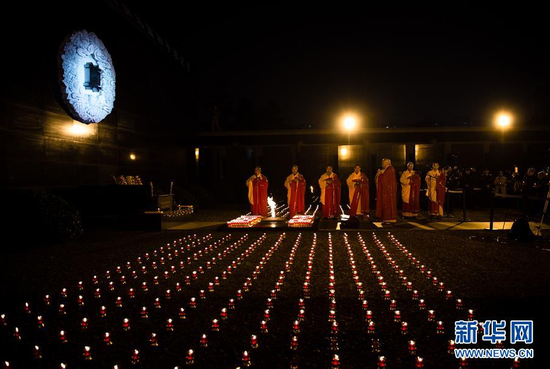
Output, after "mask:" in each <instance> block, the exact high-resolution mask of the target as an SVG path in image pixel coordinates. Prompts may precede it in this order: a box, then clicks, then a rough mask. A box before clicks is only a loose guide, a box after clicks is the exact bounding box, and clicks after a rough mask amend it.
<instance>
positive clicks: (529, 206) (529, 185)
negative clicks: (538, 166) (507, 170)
mask: <svg viewBox="0 0 550 369" xmlns="http://www.w3.org/2000/svg"><path fill="white" fill-rule="evenodd" d="M536 173H537V171H536V170H535V168H529V169H527V173H526V174H525V176H524V177H523V182H522V183H521V193H522V195H523V211H524V212H525V213H526V214H527V215H534V214H535V213H536V207H537V206H536V205H537V203H536V201H534V200H533V199H530V198H529V197H533V196H536V195H537V188H536V183H537V175H536Z"/></svg>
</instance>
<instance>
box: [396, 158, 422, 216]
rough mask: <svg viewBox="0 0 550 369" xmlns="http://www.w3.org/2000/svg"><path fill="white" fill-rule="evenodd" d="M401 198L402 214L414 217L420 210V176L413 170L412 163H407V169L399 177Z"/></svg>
mask: <svg viewBox="0 0 550 369" xmlns="http://www.w3.org/2000/svg"><path fill="white" fill-rule="evenodd" d="M399 182H401V198H402V199H403V216H404V217H405V218H416V217H417V216H418V213H419V211H420V197H419V195H420V182H421V180H420V176H419V175H418V174H417V173H416V171H415V170H414V164H413V163H408V164H407V170H406V171H404V172H403V174H402V175H401V178H400V179H399Z"/></svg>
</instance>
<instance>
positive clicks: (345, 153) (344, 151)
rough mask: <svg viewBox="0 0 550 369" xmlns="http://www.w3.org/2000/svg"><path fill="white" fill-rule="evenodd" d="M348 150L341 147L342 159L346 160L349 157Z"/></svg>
mask: <svg viewBox="0 0 550 369" xmlns="http://www.w3.org/2000/svg"><path fill="white" fill-rule="evenodd" d="M348 153H349V151H348V148H347V147H344V146H343V147H341V148H340V156H341V157H342V159H346V158H347V157H348Z"/></svg>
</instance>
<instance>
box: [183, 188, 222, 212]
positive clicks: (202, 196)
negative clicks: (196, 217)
mask: <svg viewBox="0 0 550 369" xmlns="http://www.w3.org/2000/svg"><path fill="white" fill-rule="evenodd" d="M185 189H186V190H187V191H189V192H190V193H191V194H192V195H193V196H194V197H195V198H196V199H197V201H198V202H199V208H202V209H211V208H213V207H214V204H215V200H214V195H213V194H212V192H210V191H208V190H207V189H205V188H204V187H202V186H199V185H195V184H191V185H188V186H186V187H185Z"/></svg>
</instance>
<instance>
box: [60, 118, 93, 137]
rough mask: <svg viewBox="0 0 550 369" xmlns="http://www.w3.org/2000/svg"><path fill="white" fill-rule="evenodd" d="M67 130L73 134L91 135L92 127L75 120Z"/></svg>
mask: <svg viewBox="0 0 550 369" xmlns="http://www.w3.org/2000/svg"><path fill="white" fill-rule="evenodd" d="M66 132H67V133H68V134H71V135H73V136H89V135H90V134H92V127H91V126H89V125H86V124H84V123H80V122H78V121H76V120H75V121H73V124H70V125H68V126H67V128H66Z"/></svg>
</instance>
